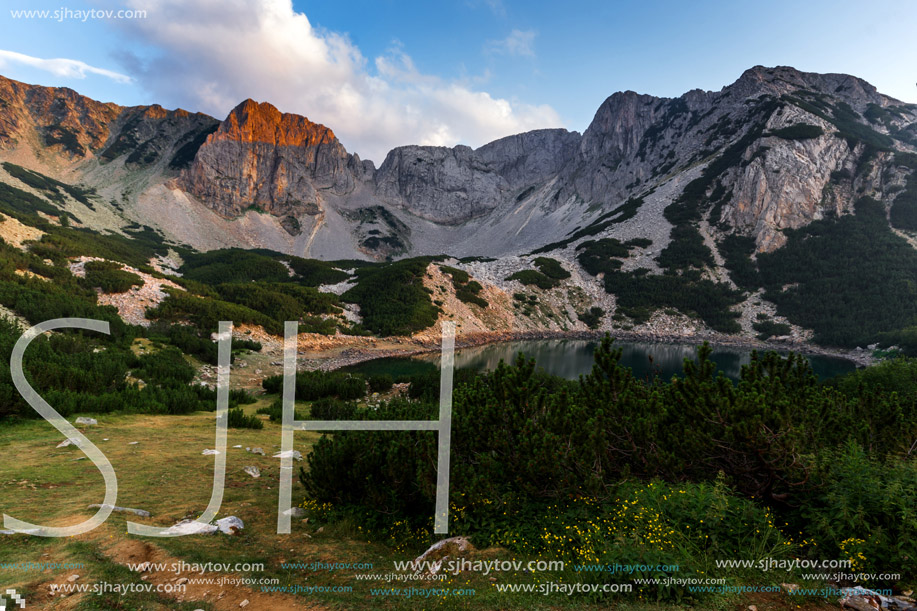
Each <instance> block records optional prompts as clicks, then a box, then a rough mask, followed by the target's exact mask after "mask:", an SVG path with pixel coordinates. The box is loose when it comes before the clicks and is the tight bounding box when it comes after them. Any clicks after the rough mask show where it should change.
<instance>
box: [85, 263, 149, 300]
mask: <svg viewBox="0 0 917 611" xmlns="http://www.w3.org/2000/svg"><path fill="white" fill-rule="evenodd" d="M85 269H86V282H87V284H89V286H93V287H99V288H100V289H102V292H104V293H125V292H127V291H129V290H131V287H134V286H142V285H143V279H142V278H141V277H140V276H138V275H137V274H132V273H131V272H126V271H124V270H122V269H121V264H120V263H115V262H113V261H88V262H87V263H86V266H85Z"/></svg>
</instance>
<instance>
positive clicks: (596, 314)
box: [577, 306, 605, 329]
mask: <svg viewBox="0 0 917 611" xmlns="http://www.w3.org/2000/svg"><path fill="white" fill-rule="evenodd" d="M603 316H605V310H603V309H602V308H599V307H596V306H593V307H591V308H589V309H588V310H587V311H585V312H583V313H582V314H578V315H577V318H579V319H580V320H581V321H582V322H583V323H585V325H586V326H587V327H589V328H590V329H597V328H598V327H599V323H601V322H602V317H603Z"/></svg>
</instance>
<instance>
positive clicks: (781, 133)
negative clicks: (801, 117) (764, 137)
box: [770, 123, 825, 140]
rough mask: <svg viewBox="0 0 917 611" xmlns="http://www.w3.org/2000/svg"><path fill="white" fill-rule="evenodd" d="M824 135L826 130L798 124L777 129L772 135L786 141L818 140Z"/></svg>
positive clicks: (806, 124)
mask: <svg viewBox="0 0 917 611" xmlns="http://www.w3.org/2000/svg"><path fill="white" fill-rule="evenodd" d="M824 133H825V130H823V129H822V128H820V127H819V126H817V125H809V124H808V123H797V124H796V125H790V126H788V127H783V128H780V129H775V130H773V131H772V132H771V133H770V135H771V136H777V137H778V138H783V139H784V140H811V139H812V138H818V137H819V136H821V135H822V134H824Z"/></svg>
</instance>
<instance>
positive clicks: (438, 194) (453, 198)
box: [374, 146, 509, 225]
mask: <svg viewBox="0 0 917 611" xmlns="http://www.w3.org/2000/svg"><path fill="white" fill-rule="evenodd" d="M374 183H375V187H376V193H377V194H378V195H379V197H380V198H381V199H382V200H383V201H384V202H386V203H388V204H390V205H394V206H397V207H399V208H402V209H404V210H406V211H408V212H410V213H412V214H414V215H416V216H419V217H420V218H423V219H426V220H429V221H433V222H434V223H441V224H444V225H458V224H461V223H463V222H465V221H469V220H471V219H473V218H476V217H479V216H482V215H484V214H487V213H488V212H490V211H491V210H493V209H494V208H495V207H496V206H497V204H498V203H499V202H500V201H501V200H502V198H503V194H504V193H505V192H506V191H507V190H508V188H509V187H508V185H507V183H506V181H505V180H504V179H503V177H502V176H500V175H499V174H498V173H497V172H496V171H495V170H494V168H493V167H491V166H490V165H489V164H487V163H486V162H485V161H484V159H483V158H481V157H480V156H479V155H478V154H476V153H475V151H473V150H471V149H470V148H469V147H467V146H457V147H455V148H451V149H450V148H445V147H435V146H405V147H400V148H397V149H395V150H393V151H392V152H390V153H389V154H388V155H387V156H386V158H385V161H384V162H383V163H382V165H381V166H379V171H378V172H376V174H375V177H374Z"/></svg>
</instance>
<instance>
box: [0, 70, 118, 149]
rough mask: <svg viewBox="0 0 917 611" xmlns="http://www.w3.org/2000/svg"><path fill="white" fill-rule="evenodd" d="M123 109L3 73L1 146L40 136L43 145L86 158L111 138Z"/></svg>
mask: <svg viewBox="0 0 917 611" xmlns="http://www.w3.org/2000/svg"><path fill="white" fill-rule="evenodd" d="M122 110H123V109H122V108H121V107H120V106H117V105H116V104H103V103H101V102H96V101H95V100H91V99H89V98H87V97H84V96H81V95H80V94H78V93H77V92H75V91H73V90H72V89H67V88H64V87H60V88H52V87H37V86H34V85H26V84H24V83H19V82H17V81H13V80H10V79H8V78H5V77H3V76H0V146H2V147H3V148H12V147H14V146H16V145H17V144H26V141H27V140H28V139H29V138H31V137H32V136H37V141H38V143H40V144H41V145H43V146H45V147H47V148H49V149H51V150H52V151H54V152H56V153H59V154H61V155H64V156H67V157H69V158H73V157H80V158H81V157H85V156H86V155H88V154H90V152H91V151H94V150H98V149H99V148H100V147H101V146H102V145H103V144H104V143H105V141H106V140H107V139H108V137H109V126H110V124H111V123H112V121H114V120H115V119H116V118H117V117H118V115H119V114H120V113H121V112H122Z"/></svg>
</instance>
